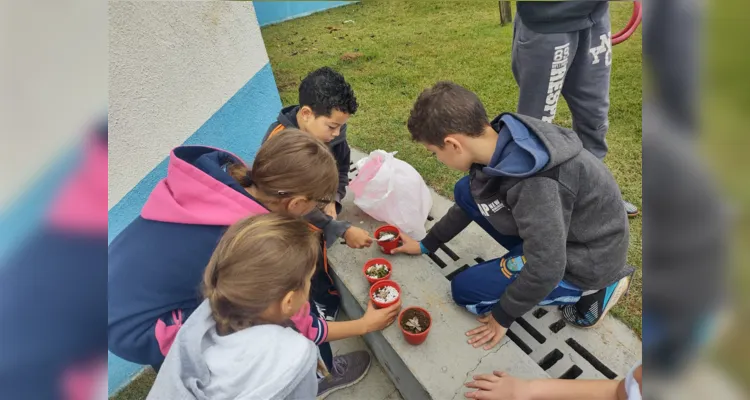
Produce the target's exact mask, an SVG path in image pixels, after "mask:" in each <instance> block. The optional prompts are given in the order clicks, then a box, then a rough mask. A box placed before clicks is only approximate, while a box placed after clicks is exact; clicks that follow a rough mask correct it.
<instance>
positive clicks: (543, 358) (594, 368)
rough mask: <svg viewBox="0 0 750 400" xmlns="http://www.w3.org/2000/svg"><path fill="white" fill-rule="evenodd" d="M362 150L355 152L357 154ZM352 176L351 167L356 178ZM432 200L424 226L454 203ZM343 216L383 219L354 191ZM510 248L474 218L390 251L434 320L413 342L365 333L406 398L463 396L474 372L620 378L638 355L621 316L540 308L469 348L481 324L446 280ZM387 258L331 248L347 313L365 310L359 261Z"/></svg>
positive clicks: (405, 286) (366, 222)
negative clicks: (446, 235)
mask: <svg viewBox="0 0 750 400" xmlns="http://www.w3.org/2000/svg"><path fill="white" fill-rule="evenodd" d="M364 156H365V154H363V153H361V152H358V151H356V150H353V151H352V159H353V160H358V159H359V158H361V157H364ZM355 174H356V171H352V175H351V176H352V177H353V176H354V175H355ZM433 199H434V205H433V209H432V212H431V218H430V219H431V220H430V221H428V222H427V224H426V226H427V227H429V226H431V225H432V224H433V223H434V222H436V221H437V220H439V219H440V217H442V216H443V215H444V214H445V212H447V210H448V208H450V206H451V205H452V202H451V201H450V200H448V199H446V198H444V197H441V196H439V195H437V194H436V193H434V192H433ZM340 218H342V219H346V220H349V221H351V222H353V223H354V224H355V225H357V226H360V227H362V228H363V229H366V230H369V231H374V230H375V229H376V228H377V227H378V226H379V225H382V223H381V222H378V221H374V220H373V219H372V218H370V217H369V216H367V215H366V214H365V213H364V212H362V211H361V210H359V209H358V208H357V207H356V206H354V204H353V199H352V198H351V195H349V196H347V198H346V199H345V200H344V211H343V212H342V214H341V216H340ZM505 252H506V250H505V249H503V248H502V247H501V246H500V245H499V244H497V243H496V242H495V241H494V240H493V239H492V238H491V237H490V236H489V235H487V234H486V233H485V232H484V231H483V230H482V229H481V228H480V227H479V226H478V225H476V224H471V225H470V226H469V228H467V229H466V230H465V231H464V232H462V233H461V234H460V235H458V236H457V237H456V238H455V239H454V240H452V241H450V242H449V243H447V244H446V246H445V247H443V248H442V249H441V250H439V251H438V252H437V254H436V255H435V257H432V258H429V257H427V256H422V257H409V256H403V255H400V256H386V257H387V258H389V259H390V260H391V262H392V264H393V265H394V268H393V279H394V280H396V281H397V282H398V283H399V284H400V285H401V287H402V290H403V301H404V306H409V305H419V306H422V307H424V308H426V309H427V310H428V311H430V313H431V314H432V317H433V321H434V322H433V327H432V330H431V332H430V336H429V338H428V339H427V341H426V342H425V343H424V344H422V345H420V346H411V345H408V344H407V343H406V342H405V341H404V340H403V339H402V337H401V333H400V330H399V328H398V327H397V326H396V325H394V326H391V327H389V328H388V329H386V330H384V331H383V332H378V333H374V334H370V335H367V336H366V337H365V341H366V342H367V344H368V345H369V346H370V348H371V349H372V351H373V353H374V354H375V355H376V357H378V359H379V361H380V363H381V364H382V365H383V368H384V369H385V372H386V373H387V374H388V376H389V377H390V378H391V380H393V382H394V384H395V385H396V387H397V388H398V390H399V391H400V393H401V395H402V396H403V398H405V399H426V398H435V399H445V398H460V397H461V394H462V393H463V392H464V390H463V386H462V384H463V383H464V382H466V381H468V380H469V379H468V378H469V377H470V376H471V375H472V374H473V373H475V372H484V371H491V370H505V371H507V372H509V373H511V374H515V375H517V376H520V377H527V378H532V377H555V378H557V377H565V378H573V379H574V378H579V377H580V378H614V377H620V378H621V377H622V376H624V374H626V373H627V371H628V370H629V368H630V366H632V365H633V364H634V363H636V362H637V361H638V360H639V359H640V358H641V356H642V354H641V343H640V341H639V340H638V338H637V337H636V336H635V335H634V334H633V333H632V332H631V331H630V330H629V329H628V328H627V327H626V326H625V325H624V324H622V323H621V322H619V321H618V320H616V319H614V318H611V317H609V316H608V317H607V318H605V320H604V321H603V322H602V323H601V324H600V325H599V326H598V327H597V328H594V329H590V330H581V329H578V328H574V327H571V326H565V324H564V322H560V320H561V318H560V314H559V312H558V311H557V310H556V309H554V308H544V309H542V308H537V309H535V310H533V311H532V312H530V313H529V314H527V315H525V316H524V317H523V318H522V320H523V321H520V320H519V321H517V323H515V324H513V326H512V327H511V329H510V332H509V334H508V336H507V337H506V338H505V339H503V341H502V342H501V344H500V346H499V347H497V348H496V349H494V350H492V351H489V352H487V351H484V350H481V349H474V348H472V347H471V346H469V345H468V344H467V343H466V337H465V334H464V333H465V332H466V331H467V330H469V329H471V328H473V327H475V326H476V325H477V322H476V321H475V320H474V318H473V316H471V315H470V314H469V313H467V312H465V311H464V310H463V309H461V308H459V307H457V306H456V305H455V304H454V303H453V301H452V300H451V298H450V282H449V279H451V278H452V274H455V273H456V271H457V270H459V269H461V268H468V267H470V266H471V265H473V264H475V263H476V262H477V261H479V260H489V259H493V258H497V257H500V256H502V255H503V254H505ZM382 256H383V254H382V253H381V252H380V251H379V249H377V248H371V249H365V250H352V249H349V248H348V247H346V246H340V245H339V246H334V247H333V248H332V249H331V250H330V251H329V258H330V260H331V265H332V267H333V270H334V279H335V280H336V281H337V285H338V286H339V289H340V291H341V292H342V307H343V309H344V310H345V311H346V312H347V313H348V314H349V315H351V316H353V317H359V316H361V315H362V313H363V310H364V306H365V304H366V301H367V296H368V293H367V290H368V289H369V286H368V284H367V282H366V280H365V279H364V277H362V276H361V265H363V264H364V262H365V261H366V260H368V259H370V258H373V257H382ZM459 272H460V271H459ZM539 310H541V311H539Z"/></svg>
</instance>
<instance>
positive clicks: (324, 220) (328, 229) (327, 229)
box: [305, 208, 352, 245]
mask: <svg viewBox="0 0 750 400" xmlns="http://www.w3.org/2000/svg"><path fill="white" fill-rule="evenodd" d="M305 219H306V220H307V221H308V222H310V223H311V224H313V225H315V226H316V227H317V228H319V229H321V230H322V231H323V236H324V238H325V241H326V243H328V244H329V245H331V244H333V243H335V242H336V238H339V237H344V233H346V230H347V229H349V227H351V226H352V224H351V223H350V222H347V221H339V220H335V219H333V218H332V217H331V216H330V215H328V214H326V213H324V212H323V211H322V210H320V209H319V208H315V209H313V210H312V211H310V212H309V213H307V215H305Z"/></svg>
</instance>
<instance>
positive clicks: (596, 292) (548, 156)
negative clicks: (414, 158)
mask: <svg viewBox="0 0 750 400" xmlns="http://www.w3.org/2000/svg"><path fill="white" fill-rule="evenodd" d="M408 128H409V132H410V133H411V136H412V139H414V140H415V141H417V142H419V143H421V144H422V145H424V146H425V147H426V148H427V150H429V151H430V152H432V153H433V154H435V155H436V156H437V159H438V160H439V161H440V162H441V163H443V164H445V165H447V166H448V167H450V168H453V169H457V170H460V171H465V172H468V173H469V176H467V177H464V178H462V179H461V180H459V181H458V183H456V186H455V200H456V204H455V205H453V207H451V208H450V210H448V213H447V214H446V215H445V216H444V217H443V218H442V219H441V220H440V221H438V222H437V223H436V224H435V226H433V227H432V229H431V230H430V232H429V233H428V234H427V236H426V237H425V238H424V239H423V240H422V241H421V242H416V241H414V240H412V239H410V238H407V237H403V236H404V235H402V238H403V240H404V245H403V246H402V247H400V248H397V249H395V250H394V252H401V253H408V254H420V253H429V252H434V251H435V250H437V249H438V247H439V246H440V245H441V244H443V243H445V242H448V241H449V240H451V239H453V238H454V237H455V236H456V235H458V234H459V233H460V232H461V231H462V230H463V229H464V228H466V227H467V226H468V225H469V224H470V223H471V222H476V223H477V224H478V225H479V226H481V227H482V228H483V229H484V230H485V231H487V233H489V234H490V236H492V238H494V239H495V240H496V241H497V242H498V243H500V244H501V245H502V246H503V247H505V248H506V249H508V254H506V255H505V256H503V257H501V258H499V259H494V260H491V261H487V262H485V263H481V264H479V265H476V266H473V267H471V268H469V269H467V270H466V271H464V272H462V273H460V274H459V275H457V276H456V277H455V278H454V279H453V281H452V282H451V286H452V292H453V293H452V294H453V299H454V300H455V301H456V302H457V303H458V304H459V305H461V306H464V307H465V308H466V309H467V310H469V311H470V312H472V313H474V314H478V315H480V316H481V317H480V318H479V320H480V322H482V323H483V325H482V326H480V327H478V328H477V329H474V330H472V331H469V332H467V335H468V336H471V337H472V338H471V339H470V340H469V343H470V344H473V345H474V346H475V347H478V346H481V345H484V344H487V346H485V348H486V349H489V348H492V347H494V346H495V345H496V344H497V343H499V342H500V340H501V339H502V338H503V336H504V335H505V332H506V331H507V329H508V328H509V327H510V325H511V324H512V323H513V321H514V320H515V319H516V318H518V317H521V316H522V315H524V314H525V313H527V312H529V311H531V309H532V308H534V306H536V305H537V304H539V305H564V307H563V317H564V318H565V320H566V321H567V322H569V323H571V324H574V325H577V326H580V327H591V326H593V325H595V324H596V323H598V322H599V321H601V319H602V318H603V317H604V315H605V314H606V313H607V312H608V311H609V310H610V309H611V308H612V306H613V305H614V304H615V303H617V300H618V299H619V298H620V296H621V295H622V294H623V293H624V292H625V290H626V289H627V286H628V278H627V277H628V276H629V275H630V274H631V273H632V272H633V269H632V268H631V267H628V266H627V265H626V264H625V260H626V257H627V251H628V221H627V216H626V214H625V210H624V208H623V207H624V206H623V202H622V197H621V195H620V190H619V188H618V187H617V184H616V183H615V180H614V178H613V177H612V174H611V173H610V172H609V170H608V169H607V167H606V166H605V165H604V163H602V162H601V160H599V159H598V158H596V157H594V155H593V154H591V153H589V152H588V151H586V150H585V149H583V146H582V144H581V141H580V139H579V138H578V135H576V133H575V132H573V131H571V130H569V129H565V128H562V127H559V126H556V125H552V124H549V123H546V122H543V121H541V120H538V119H535V118H531V117H528V116H523V115H519V114H513V113H504V114H501V115H499V116H497V117H496V118H495V119H494V120H492V121H491V122H490V121H489V120H488V118H487V113H486V111H485V109H484V105H482V102H481V101H480V100H479V98H478V97H477V95H476V94H474V93H472V92H471V91H469V90H467V89H465V88H463V87H461V86H459V85H457V84H455V83H451V82H439V83H437V84H436V85H435V86H434V87H432V88H430V89H427V90H425V91H424V92H422V94H421V95H420V96H419V99H418V100H417V101H416V103H415V104H414V108H413V109H412V111H411V116H410V118H409V123H408Z"/></svg>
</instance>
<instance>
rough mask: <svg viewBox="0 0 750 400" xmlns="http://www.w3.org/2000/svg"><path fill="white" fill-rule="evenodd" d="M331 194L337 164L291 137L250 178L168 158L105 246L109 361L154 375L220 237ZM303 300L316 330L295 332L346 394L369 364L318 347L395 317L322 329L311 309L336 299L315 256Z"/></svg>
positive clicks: (372, 315) (389, 312)
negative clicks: (246, 221)
mask: <svg viewBox="0 0 750 400" xmlns="http://www.w3.org/2000/svg"><path fill="white" fill-rule="evenodd" d="M336 184H337V172H336V162H335V160H334V159H333V156H331V153H330V152H329V151H328V149H327V148H326V146H325V145H323V144H322V143H321V142H320V141H318V140H316V139H315V138H313V137H311V136H310V135H307V134H305V133H303V132H300V131H298V130H296V129H292V130H290V131H289V132H285V133H284V135H279V136H278V137H275V138H273V139H271V140H269V141H268V142H266V143H265V144H264V145H263V146H262V147H261V148H260V150H259V151H258V154H257V155H256V158H255V161H254V163H253V168H252V170H250V169H248V168H247V166H245V164H244V163H243V162H242V160H240V159H239V158H237V157H236V156H234V155H232V154H230V153H228V152H226V151H223V150H218V149H214V148H209V147H202V146H183V147H178V148H176V149H174V150H173V151H172V155H171V157H170V160H169V166H168V170H167V177H166V178H165V179H164V180H162V181H161V182H159V184H157V186H156V188H155V189H154V190H153V192H152V193H151V195H150V197H149V199H148V200H147V202H146V204H145V206H144V208H143V211H142V213H141V216H140V217H138V218H136V219H135V220H134V221H133V222H132V223H131V224H130V225H129V226H128V227H126V228H125V229H124V230H123V231H122V232H121V233H120V234H119V235H118V236H117V237H116V238H115V239H114V240H113V241H112V243H111V245H110V246H109V280H108V283H109V284H108V296H109V302H108V308H109V323H108V328H109V331H108V341H109V349H110V351H112V353H114V354H116V355H118V356H120V357H122V358H124V359H126V360H128V361H132V362H135V363H139V364H150V365H152V366H154V367H155V369H158V368H159V366H160V365H161V363H162V362H163V360H164V356H165V355H166V354H167V351H168V350H169V348H170V346H171V344H172V342H173V340H174V337H175V335H176V334H177V332H178V330H179V329H180V327H181V325H182V324H183V323H184V322H185V320H186V319H188V317H189V316H190V315H191V314H192V312H193V311H194V310H195V309H196V307H198V305H199V304H200V299H199V296H198V292H197V288H198V286H199V285H200V282H201V276H202V274H203V271H204V269H205V265H206V264H207V262H208V259H209V257H210V256H211V253H212V252H213V250H214V248H215V247H216V243H217V242H218V239H219V237H220V236H221V235H222V233H223V232H224V231H225V230H226V228H227V227H228V226H229V225H231V224H233V223H235V222H237V221H239V220H240V219H242V218H246V217H247V216H252V215H259V214H266V213H268V212H275V213H279V214H285V215H292V216H302V215H305V214H307V213H309V212H310V210H312V209H314V208H315V207H317V205H318V204H321V203H323V204H326V203H327V202H330V201H331V199H333V196H334V193H335V191H336ZM322 253H324V252H322ZM311 292H312V295H311V301H313V302H314V303H315V304H316V306H315V307H312V310H311V311H312V313H313V314H314V315H313V316H312V317H311V318H310V319H309V320H308V321H307V323H309V324H311V325H312V326H313V327H314V328H315V329H306V330H305V329H302V328H301V327H300V330H305V331H306V332H308V333H309V338H310V339H311V340H313V341H314V342H315V343H316V344H319V345H320V351H321V356H322V357H323V359H324V361H325V362H326V365H327V366H328V367H329V368H331V369H332V371H331V372H332V375H333V379H331V380H330V381H328V384H331V385H335V388H339V387H343V386H345V385H350V384H352V383H353V382H355V381H356V380H357V379H358V378H359V377H360V376H361V375H362V374H364V373H365V372H366V368H365V366H366V365H369V355H367V354H366V353H364V354H362V353H350V354H346V355H342V356H338V357H335V358H334V357H333V356H332V353H331V349H330V345H329V344H328V343H327V341H331V340H337V339H342V338H346V337H351V336H356V335H362V334H365V333H367V332H372V331H376V330H380V329H383V328H385V327H386V326H388V324H389V323H390V321H392V319H393V318H394V317H395V314H396V313H397V312H398V307H392V308H389V309H385V310H374V309H372V308H368V310H367V312H366V313H365V315H364V316H363V317H362V318H361V319H359V320H355V321H346V322H327V321H326V320H325V316H324V315H321V314H322V313H321V312H320V310H321V309H322V306H320V307H319V306H318V305H319V304H327V305H336V304H337V302H338V293H337V292H336V290H335V288H334V286H333V281H332V279H331V277H330V276H329V275H328V265H327V262H326V258H325V256H324V254H321V256H320V257H319V262H318V271H317V272H316V274H315V276H314V277H313V281H312V289H311ZM331 307H332V306H331ZM343 365H347V368H343V367H342V366H343ZM335 366H338V368H334V367H335ZM323 388H324V389H325V387H323Z"/></svg>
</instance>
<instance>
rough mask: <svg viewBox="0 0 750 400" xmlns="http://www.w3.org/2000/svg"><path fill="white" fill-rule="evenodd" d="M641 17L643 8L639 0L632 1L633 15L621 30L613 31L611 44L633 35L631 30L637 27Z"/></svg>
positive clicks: (618, 42)
mask: <svg viewBox="0 0 750 400" xmlns="http://www.w3.org/2000/svg"><path fill="white" fill-rule="evenodd" d="M641 18H643V9H642V5H641V2H640V1H634V2H633V15H632V16H631V17H630V21H628V25H627V26H625V28H624V29H623V30H621V31H620V32H617V33H615V34H614V35H613V36H612V45H613V46H614V45H616V44H620V43H622V42H624V41H626V40H628V38H629V37H630V36H632V35H633V32H635V30H636V29H637V28H638V25H640V24H641Z"/></svg>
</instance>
